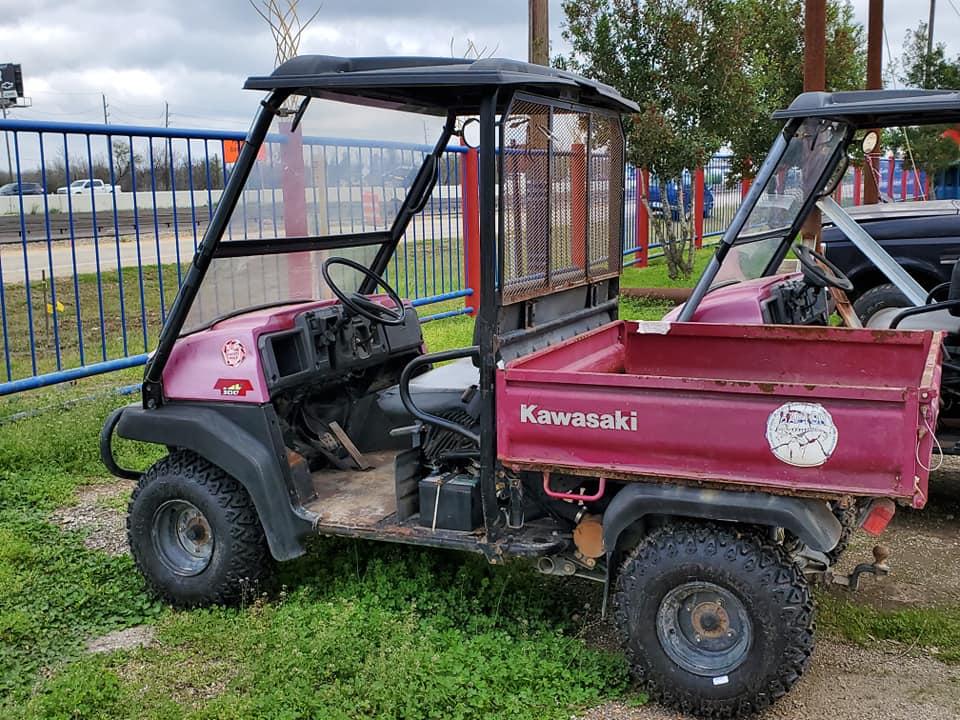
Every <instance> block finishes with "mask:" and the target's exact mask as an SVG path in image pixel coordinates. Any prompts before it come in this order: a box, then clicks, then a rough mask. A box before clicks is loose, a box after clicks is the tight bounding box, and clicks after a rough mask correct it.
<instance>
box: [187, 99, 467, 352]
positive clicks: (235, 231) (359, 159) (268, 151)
mask: <svg viewBox="0 0 960 720" xmlns="http://www.w3.org/2000/svg"><path fill="white" fill-rule="evenodd" d="M301 99H302V98H299V97H297V98H295V102H294V103H293V106H294V107H296V105H298V104H299V101H300V100H301ZM291 124H292V118H291V117H289V116H287V117H277V118H274V121H273V124H272V125H271V128H270V131H269V132H268V134H267V139H266V141H265V142H264V144H263V146H262V147H261V148H260V151H259V153H258V154H257V161H256V163H255V164H254V167H253V169H252V171H251V172H250V175H249V176H248V178H247V180H246V183H245V185H244V189H243V193H242V195H241V196H240V200H239V202H238V203H237V206H236V208H235V209H234V211H233V214H232V215H231V217H230V222H229V224H228V226H227V228H226V230H225V231H224V234H223V237H222V239H221V242H222V245H223V247H224V248H225V249H226V248H229V246H230V244H231V243H235V242H237V241H242V240H247V241H262V242H263V243H264V244H265V245H267V246H269V244H270V243H271V242H274V241H276V240H277V239H283V238H301V237H317V236H319V237H324V236H326V237H335V236H343V235H352V234H363V233H371V232H376V231H380V232H383V231H386V230H389V229H390V228H391V226H392V225H393V223H394V220H395V219H396V218H397V214H398V212H399V209H400V206H401V204H402V203H403V201H404V198H405V197H406V195H407V192H408V190H409V188H410V186H411V184H412V183H413V181H414V178H415V177H416V175H417V172H418V170H419V169H420V167H421V165H423V163H424V160H425V159H426V158H427V157H428V155H429V154H430V152H431V151H432V149H433V143H435V142H436V139H437V138H438V137H439V136H440V133H441V131H442V125H443V120H442V119H441V118H435V117H429V116H423V115H419V114H418V115H414V114H412V113H404V112H398V111H390V110H383V109H377V108H368V107H357V106H348V105H344V104H342V103H335V102H330V101H323V100H317V99H314V100H311V102H310V104H309V106H308V107H307V110H306V112H305V114H304V115H303V119H302V122H301V123H300V125H299V127H298V128H297V129H296V130H291ZM216 145H220V147H215V144H213V143H211V144H210V147H209V150H208V151H209V153H210V155H211V167H216V166H217V165H218V161H222V163H223V164H222V166H221V167H222V173H223V178H224V183H225V181H226V179H227V178H228V177H229V173H230V172H231V171H232V169H233V167H234V164H235V163H236V161H237V159H238V156H239V153H240V150H241V145H242V143H240V142H238V141H229V140H225V141H223V142H222V144H221V143H216ZM459 157H460V155H459V154H457V153H453V152H448V153H447V154H446V155H445V156H444V158H443V159H442V160H441V163H440V167H439V168H438V170H439V172H438V177H437V185H436V187H435V188H434V193H433V196H432V197H431V200H430V202H428V203H427V205H426V207H425V209H424V212H423V213H421V214H420V215H418V216H417V217H416V218H414V220H413V222H412V223H411V227H410V229H409V231H408V233H407V235H406V236H405V237H404V238H403V240H401V243H400V245H399V246H398V250H397V253H396V254H397V256H398V257H397V258H394V259H393V260H392V261H391V263H390V266H389V268H388V270H387V272H386V275H385V276H386V280H387V281H388V282H389V283H390V284H391V285H393V286H394V287H395V288H396V289H397V291H398V292H399V293H400V295H401V296H404V297H418V296H429V295H435V294H439V293H442V292H444V288H441V287H439V286H438V287H437V288H436V292H434V288H433V286H430V287H428V288H425V287H424V284H425V276H424V273H426V272H427V271H426V270H424V269H423V268H425V267H427V266H426V264H425V263H426V256H425V252H426V251H427V250H429V251H430V253H431V255H430V259H431V262H432V261H433V255H434V254H439V253H441V252H442V253H444V257H445V256H446V253H447V250H448V247H447V245H450V244H451V243H453V242H454V238H453V233H452V232H449V228H448V227H447V226H448V224H449V222H448V221H447V218H448V217H449V216H450V215H451V213H450V205H451V199H452V198H453V197H454V193H456V196H457V197H458V196H459ZM215 192H216V195H214V196H213V197H212V200H213V202H214V203H215V202H216V200H217V199H218V197H217V196H219V194H220V193H221V192H222V190H219V191H215ZM444 243H446V244H447V245H444ZM380 247H381V245H380V244H375V245H362V244H358V245H357V246H355V247H345V248H341V249H337V250H325V251H321V250H311V251H303V252H295V253H286V254H259V255H258V254H253V253H250V254H244V256H242V257H218V258H215V259H214V260H213V261H212V262H211V263H210V267H209V268H208V270H207V273H206V275H205V277H204V279H203V283H202V284H201V286H200V291H199V293H198V295H197V297H196V299H195V301H194V302H193V304H192V306H191V308H190V313H189V315H188V317H187V320H186V322H185V324H184V328H183V332H184V333H189V332H193V331H195V330H197V329H200V328H202V327H206V326H208V325H209V324H210V323H211V322H214V321H216V320H218V319H220V318H223V317H225V316H228V315H235V314H237V313H239V312H243V311H244V310H246V309H251V308H256V307H262V306H264V305H278V304H282V303H290V302H299V301H306V300H323V299H328V298H331V297H333V295H332V293H331V292H330V289H329V287H328V286H327V285H326V283H325V282H324V280H323V276H322V274H321V272H320V268H321V265H322V264H323V262H324V260H326V259H327V258H328V257H331V256H338V257H346V258H350V259H353V260H356V261H358V262H360V263H361V264H363V265H365V266H368V267H369V265H370V264H371V262H372V261H373V258H374V257H375V256H376V254H377V251H378V250H379V249H380ZM406 258H412V260H411V261H410V262H405V259H406ZM434 264H435V263H434ZM421 266H423V267H421ZM430 269H431V270H432V269H433V266H432V265H431V266H430ZM331 275H332V279H333V281H334V282H336V283H337V285H338V286H339V287H340V288H342V289H343V290H344V291H345V292H347V293H350V292H354V291H356V290H357V289H358V287H359V284H360V282H361V280H362V277H361V275H360V274H359V273H357V272H355V271H352V270H350V269H348V268H345V267H342V266H341V267H337V268H335V269H333V270H332V272H331ZM430 278H431V279H432V278H433V273H432V272H431V273H430ZM445 279H446V278H445ZM434 284H436V283H434Z"/></svg>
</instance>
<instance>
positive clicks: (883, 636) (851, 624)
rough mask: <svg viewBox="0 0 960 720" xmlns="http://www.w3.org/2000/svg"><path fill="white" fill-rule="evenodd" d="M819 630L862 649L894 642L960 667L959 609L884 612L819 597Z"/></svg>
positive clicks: (825, 594) (834, 597)
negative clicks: (958, 664)
mask: <svg viewBox="0 0 960 720" xmlns="http://www.w3.org/2000/svg"><path fill="white" fill-rule="evenodd" d="M817 604H818V609H819V615H818V618H817V625H818V629H819V630H821V631H824V632H827V633H829V634H831V635H834V636H838V637H842V638H844V639H846V640H850V641H852V642H855V643H859V644H861V645H864V644H867V643H868V642H871V641H877V640H893V641H895V642H898V643H902V644H903V645H904V646H907V647H910V648H915V649H917V650H921V651H927V652H931V650H932V649H934V648H935V650H932V654H934V655H935V656H936V657H937V658H938V659H940V660H942V661H943V662H947V663H960V606H955V607H945V608H940V607H912V608H904V609H902V610H893V611H882V610H877V609H876V608H873V607H871V606H869V605H861V604H858V603H855V602H852V601H850V600H848V599H846V598H841V597H838V596H837V595H836V594H834V593H830V592H821V593H818V596H817Z"/></svg>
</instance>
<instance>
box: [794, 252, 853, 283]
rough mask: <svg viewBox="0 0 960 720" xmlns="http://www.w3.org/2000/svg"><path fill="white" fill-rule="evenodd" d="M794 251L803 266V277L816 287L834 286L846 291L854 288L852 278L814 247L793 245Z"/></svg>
mask: <svg viewBox="0 0 960 720" xmlns="http://www.w3.org/2000/svg"><path fill="white" fill-rule="evenodd" d="M793 252H794V254H795V255H796V256H797V260H799V261H800V266H801V267H802V268H803V279H804V280H806V281H807V282H808V283H810V284H811V285H813V286H814V287H834V288H837V289H838V290H843V291H844V292H850V291H851V290H853V283H852V282H850V278H848V277H847V276H846V275H844V274H843V271H842V270H841V269H840V268H838V267H837V266H836V265H834V264H833V263H832V262H830V261H829V260H827V258H826V257H824V255H823V253H819V252H817V251H816V250H814V249H813V248H809V247H807V246H806V245H804V244H803V243H797V244H796V245H794V246H793Z"/></svg>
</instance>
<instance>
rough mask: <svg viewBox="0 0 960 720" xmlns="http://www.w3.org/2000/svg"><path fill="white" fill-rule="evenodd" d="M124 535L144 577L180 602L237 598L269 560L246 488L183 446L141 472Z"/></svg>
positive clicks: (260, 577) (167, 597)
mask: <svg viewBox="0 0 960 720" xmlns="http://www.w3.org/2000/svg"><path fill="white" fill-rule="evenodd" d="M127 539H128V541H129V543H130V551H131V553H132V554H133V559H134V561H135V562H136V564H137V567H138V568H139V569H140V572H141V573H143V576H144V578H146V580H147V584H148V585H149V586H150V587H151V589H152V590H153V591H154V592H155V593H156V594H157V595H159V596H160V597H161V598H163V599H164V600H166V601H167V602H169V603H171V604H173V605H177V606H181V607H190V606H195V605H209V604H214V603H216V604H227V603H231V602H233V601H236V600H238V599H239V598H240V597H241V596H242V595H243V593H244V591H245V590H248V589H255V588H256V587H257V586H258V584H259V583H260V582H261V581H263V580H264V579H265V578H266V576H267V575H268V574H269V570H270V567H271V558H270V553H269V550H268V548H267V541H266V538H265V536H264V533H263V528H262V527H261V525H260V519H259V517H258V516H257V511H256V508H254V506H253V502H252V501H251V500H250V496H249V494H248V493H247V491H246V489H245V488H244V487H243V486H242V485H241V484H240V483H239V482H237V480H235V479H234V478H232V477H230V476H229V475H227V474H226V473H225V472H224V471H223V470H221V469H220V468H218V467H217V466H216V465H213V464H211V463H209V462H207V461H206V460H204V459H202V458H200V457H198V456H196V455H194V454H193V453H191V452H187V451H183V450H179V451H176V452H173V453H171V454H170V455H168V456H167V457H165V458H163V459H162V460H160V461H159V462H157V463H156V464H154V465H153V466H152V467H151V468H150V469H149V470H147V472H145V473H144V474H143V475H142V476H141V478H140V482H139V483H138V485H137V487H136V489H135V490H134V491H133V495H132V496H131V498H130V505H129V507H128V511H127Z"/></svg>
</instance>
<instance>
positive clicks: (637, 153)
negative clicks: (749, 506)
mask: <svg viewBox="0 0 960 720" xmlns="http://www.w3.org/2000/svg"><path fill="white" fill-rule="evenodd" d="M563 10H564V13H565V15H566V23H565V26H564V38H565V39H566V40H567V41H569V42H570V44H571V46H572V51H571V53H570V54H569V55H567V56H565V57H562V58H558V60H557V62H558V64H560V65H562V66H565V67H571V68H574V69H577V70H579V71H581V72H584V73H586V74H587V75H589V76H591V77H595V78H597V79H599V80H602V81H604V82H607V83H609V84H611V85H613V86H614V87H616V88H618V89H619V90H620V91H621V92H622V93H623V94H624V95H626V96H627V97H630V98H632V99H634V100H636V101H637V103H638V104H640V106H641V108H642V112H641V114H640V115H639V116H638V117H636V118H634V119H633V121H632V122H631V123H630V126H629V133H628V157H629V159H630V161H631V162H633V163H634V164H636V165H639V166H645V167H648V168H649V169H650V170H651V171H652V173H653V174H654V175H655V176H656V178H657V182H658V184H659V185H660V188H659V190H660V198H661V199H662V200H663V201H664V204H666V202H665V201H666V198H667V192H666V185H667V184H668V183H669V182H673V183H675V186H676V188H677V190H678V192H677V193H676V206H675V207H674V208H665V210H666V211H665V212H663V213H660V214H657V215H655V219H654V222H653V228H652V229H653V233H654V236H655V237H654V240H655V241H660V242H661V243H662V244H663V247H664V253H665V255H666V258H667V264H668V271H669V274H670V276H671V277H679V276H686V275H688V274H689V273H690V272H691V270H692V257H693V242H692V235H693V233H692V229H693V228H692V218H691V216H690V212H689V210H688V206H690V205H692V203H689V200H688V199H686V198H684V197H683V192H684V189H685V187H686V183H684V182H682V181H679V178H681V177H682V176H683V172H684V170H689V169H692V168H694V167H697V166H702V165H703V164H704V163H705V162H706V160H708V159H709V158H710V157H711V156H712V155H713V154H714V153H716V152H717V151H718V150H719V149H720V148H722V147H725V146H726V147H729V148H731V149H732V151H733V153H734V172H733V177H732V178H731V179H734V180H735V179H737V178H739V177H742V176H745V177H750V176H752V174H753V171H754V168H755V167H756V165H757V164H758V163H759V162H760V161H761V160H762V159H763V156H764V155H765V153H766V151H767V149H768V148H769V147H770V145H771V143H772V141H773V138H774V136H775V134H776V132H777V130H778V124H777V123H774V122H772V121H771V120H770V115H771V113H772V112H773V111H774V110H777V109H779V108H782V107H785V106H786V105H788V104H789V103H790V101H792V100H793V98H794V97H796V96H797V95H798V94H799V93H800V92H801V91H802V89H803V0H647V1H646V2H638V1H637V0H565V1H564V3H563ZM827 48H828V53H827V76H828V87H829V89H846V88H853V87H859V86H861V85H862V82H863V76H864V69H865V54H864V41H863V29H862V28H861V27H860V26H859V25H858V24H857V23H856V22H855V21H854V19H853V9H852V7H851V6H850V4H849V2H846V0H843V1H841V0H829V2H828V4H827ZM671 216H673V217H677V218H679V220H678V221H676V222H674V221H672V220H671Z"/></svg>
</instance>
